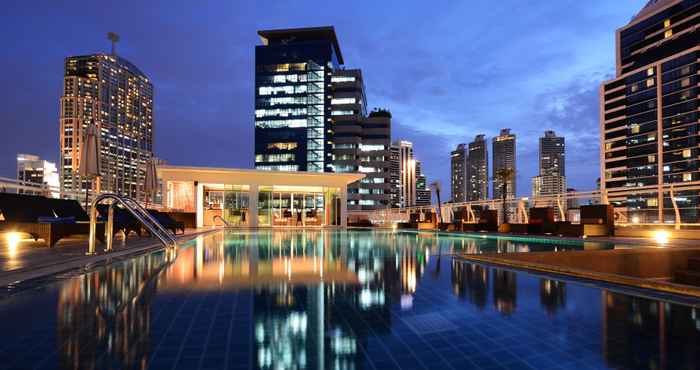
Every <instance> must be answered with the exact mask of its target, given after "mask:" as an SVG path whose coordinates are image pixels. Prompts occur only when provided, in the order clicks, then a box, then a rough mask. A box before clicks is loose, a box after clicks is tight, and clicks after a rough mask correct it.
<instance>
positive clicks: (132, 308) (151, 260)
mask: <svg viewBox="0 0 700 370" xmlns="http://www.w3.org/2000/svg"><path fill="white" fill-rule="evenodd" d="M166 262H167V257H166V256H165V252H163V253H161V254H150V255H146V256H143V257H140V258H137V259H135V260H134V261H133V262H130V264H129V267H128V268H122V267H121V266H116V267H115V266H110V267H107V268H106V269H103V270H99V271H96V272H94V273H91V274H88V275H83V276H80V277H77V278H74V279H71V280H69V281H68V282H67V283H66V284H65V285H64V286H63V287H62V288H61V292H60V296H59V302H58V324H57V337H58V348H59V351H58V352H59V355H60V356H61V364H62V367H63V368H65V369H110V368H114V369H126V368H146V367H148V361H149V353H150V349H151V348H150V346H151V343H150V326H151V299H152V297H153V296H154V295H155V290H156V284H157V276H158V274H159V273H160V271H161V269H162V268H163V267H164V266H165V264H166ZM103 354H106V355H103Z"/></svg>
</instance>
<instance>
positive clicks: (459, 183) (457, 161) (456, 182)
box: [450, 144, 469, 203]
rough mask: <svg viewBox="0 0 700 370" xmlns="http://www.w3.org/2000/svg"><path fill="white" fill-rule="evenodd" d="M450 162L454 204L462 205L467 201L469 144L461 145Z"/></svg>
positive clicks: (453, 153)
mask: <svg viewBox="0 0 700 370" xmlns="http://www.w3.org/2000/svg"><path fill="white" fill-rule="evenodd" d="M451 157H452V158H451V160H450V183H451V184H450V185H451V190H452V202H454V203H462V202H465V201H466V200H467V172H468V171H467V163H468V161H469V152H468V151H467V144H459V145H457V148H456V149H455V150H453V151H452V153H451Z"/></svg>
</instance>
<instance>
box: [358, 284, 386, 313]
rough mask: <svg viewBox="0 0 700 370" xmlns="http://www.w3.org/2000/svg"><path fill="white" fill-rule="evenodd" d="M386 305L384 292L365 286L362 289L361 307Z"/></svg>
mask: <svg viewBox="0 0 700 370" xmlns="http://www.w3.org/2000/svg"><path fill="white" fill-rule="evenodd" d="M382 305H384V292H383V291H381V290H380V291H375V290H372V289H369V288H363V289H362V291H360V307H361V308H363V309H367V308H370V307H372V306H382Z"/></svg>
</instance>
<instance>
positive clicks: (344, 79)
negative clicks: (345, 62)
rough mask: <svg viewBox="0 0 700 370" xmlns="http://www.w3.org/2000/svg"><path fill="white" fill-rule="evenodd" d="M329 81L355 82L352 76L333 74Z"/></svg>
mask: <svg viewBox="0 0 700 370" xmlns="http://www.w3.org/2000/svg"><path fill="white" fill-rule="evenodd" d="M331 82H355V77H354V76H333V77H331Z"/></svg>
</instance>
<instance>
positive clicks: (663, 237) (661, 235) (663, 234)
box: [654, 230, 670, 244]
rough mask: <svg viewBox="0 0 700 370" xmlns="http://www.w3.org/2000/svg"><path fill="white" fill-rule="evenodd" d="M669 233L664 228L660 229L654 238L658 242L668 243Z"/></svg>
mask: <svg viewBox="0 0 700 370" xmlns="http://www.w3.org/2000/svg"><path fill="white" fill-rule="evenodd" d="M669 236H670V235H669V233H668V231H664V230H659V231H657V232H655V233H654V239H655V240H656V242H657V243H659V244H666V243H668V238H669Z"/></svg>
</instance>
